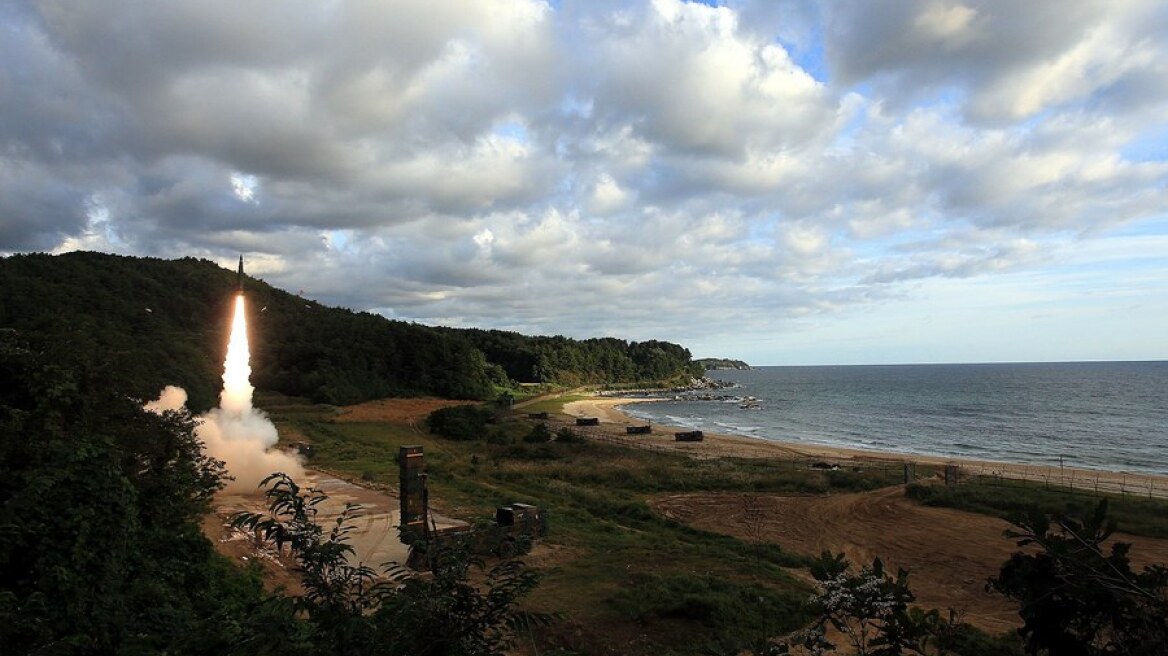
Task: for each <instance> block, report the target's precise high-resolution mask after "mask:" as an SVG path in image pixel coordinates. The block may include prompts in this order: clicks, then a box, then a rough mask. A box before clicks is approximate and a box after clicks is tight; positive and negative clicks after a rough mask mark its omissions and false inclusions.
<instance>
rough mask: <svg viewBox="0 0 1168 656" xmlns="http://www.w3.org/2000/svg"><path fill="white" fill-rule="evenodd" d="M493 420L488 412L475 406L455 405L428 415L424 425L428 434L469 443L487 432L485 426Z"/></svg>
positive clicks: (492, 416)
mask: <svg viewBox="0 0 1168 656" xmlns="http://www.w3.org/2000/svg"><path fill="white" fill-rule="evenodd" d="M493 419H494V415H493V414H492V413H491V411H490V410H488V409H486V408H482V407H479V406H475V405H457V406H451V407H449V408H440V409H438V410H435V411H434V412H431V413H430V416H429V417H427V418H426V425H427V426H428V427H429V429H430V432H431V433H434V434H435V435H441V436H442V437H445V438H446V439H449V440H457V441H460V442H469V441H473V440H477V439H479V438H480V437H482V436H484V435H485V434H486V432H487V424H489V423H490V422H491V421H492V420H493Z"/></svg>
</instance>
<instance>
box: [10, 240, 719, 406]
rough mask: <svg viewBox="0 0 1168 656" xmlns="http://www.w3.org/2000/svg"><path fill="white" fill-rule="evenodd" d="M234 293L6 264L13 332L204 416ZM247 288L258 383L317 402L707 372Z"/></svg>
mask: <svg viewBox="0 0 1168 656" xmlns="http://www.w3.org/2000/svg"><path fill="white" fill-rule="evenodd" d="M234 289H235V275H234V274H233V273H232V272H230V271H227V270H225V269H223V268H221V267H219V266H217V265H216V264H214V263H213V262H209V261H206V260H195V259H192V258H186V259H181V260H160V259H154V258H133V257H120V256H116V255H106V254H100V253H68V254H65V255H59V256H49V255H42V254H33V255H13V256H10V257H6V258H3V259H0V327H6V328H13V329H16V330H18V331H19V332H20V333H21V335H22V336H23V337H24V338H25V339H28V340H30V341H32V342H33V343H34V346H36V347H38V348H48V347H51V346H54V345H69V346H70V348H77V349H81V350H85V351H89V352H92V353H94V354H96V357H97V358H98V359H99V360H100V361H101V364H102V366H103V368H104V369H105V370H107V371H109V372H110V375H111V376H114V377H116V378H117V379H118V380H119V381H121V383H122V384H123V385H124V386H125V388H126V389H127V391H129V392H130V393H132V394H134V395H135V396H139V397H147V396H150V395H153V394H156V393H157V392H158V390H160V389H162V388H163V386H165V385H168V384H173V385H179V386H181V387H183V388H184V389H186V390H187V392H188V393H189V394H190V405H191V407H192V408H193V409H195V410H196V411H200V410H204V409H206V408H208V407H211V406H212V405H213V404H214V403H215V401H216V394H217V392H218V389H219V382H218V379H219V375H220V373H221V371H222V360H223V354H224V352H225V349H226V340H227V328H228V321H227V317H228V313H229V311H230V307H231V302H232V296H233V293H234ZM245 289H246V293H247V298H248V301H249V306H248V313H249V317H248V320H249V325H250V327H251V331H250V332H251V346H252V369H253V383H255V384H256V386H257V387H260V388H263V389H267V390H271V391H276V392H281V393H283V394H288V395H293V396H304V397H308V398H310V399H312V400H314V401H317V402H324V403H335V404H348V403H356V402H359V401H364V400H369V399H374V398H384V397H388V396H418V395H434V396H440V397H446V398H460V399H488V398H494V397H495V396H496V395H497V390H498V389H499V388H500V387H506V386H509V385H512V384H514V383H516V382H551V383H559V384H578V383H585V382H587V383H607V382H614V383H619V382H635V381H641V380H666V379H673V378H678V377H684V376H688V375H691V374H694V373H700V369H697V368H695V367H694V366H693V365H692V364H691V362H690V355H689V351H687V350H686V349H684V348H682V347H680V346H677V345H676V344H670V343H667V342H656V341H650V342H641V343H638V342H625V341H623V340H619V339H592V340H583V341H577V340H572V339H568V338H566V337H525V336H523V335H518V334H516V333H501V332H497V331H482V330H455V329H444V328H431V327H427V326H420V325H417V324H411V323H405V322H401V321H391V320H388V319H386V318H384V317H381V316H379V315H375V314H371V313H367V312H353V311H350V310H346V309H341V308H329V307H325V306H322V305H320V304H318V303H314V302H312V301H308V300H305V299H303V298H300V297H298V296H295V295H293V294H289V293H287V292H284V291H281V290H279V289H276V288H274V287H271V286H270V285H267V284H265V283H263V282H260V281H256V280H253V279H250V278H249V279H248V280H247V281H246V283H245Z"/></svg>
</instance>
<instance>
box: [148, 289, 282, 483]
mask: <svg viewBox="0 0 1168 656" xmlns="http://www.w3.org/2000/svg"><path fill="white" fill-rule="evenodd" d="M234 308H235V309H234V315H233V316H232V319H231V336H230V338H229V340H228V343H227V356H226V358H225V359H224V361H223V390H222V392H220V394H219V407H218V408H212V409H211V410H209V411H208V412H207V413H206V414H204V415H202V416H200V417H197V418H196V421H197V426H196V428H195V434H196V435H197V436H198V438H199V439H200V440H202V442H203V446H204V450H205V451H206V452H207V454H208V455H210V456H212V457H214V458H217V459H219V460H222V461H223V462H224V463H225V464H226V466H227V473H228V475H230V476H231V477H232V479H233V480H228V481H226V487H225V488H224V490H225V491H226V492H254V491H255V490H256V488H257V487H258V486H259V484H260V481H262V480H263V479H264V478H265V477H267V476H268V475H269V474H271V473H273V472H284V473H286V474H289V475H290V476H292V477H293V478H302V477H303V476H304V468H303V466H302V465H301V464H300V460H299V458H297V457H296V456H293V455H291V454H288V453H285V452H283V451H278V450H269V447H271V446H274V445H275V444H276V442H277V440H279V435H278V434H277V432H276V426H275V425H274V424H272V422H271V420H269V419H268V417H267V415H265V414H264V413H263V412H262V411H260V410H256V409H255V408H253V407H252V394H253V392H254V391H255V388H254V387H252V384H251V351H250V345H249V344H248V339H247V307H246V303H245V300H244V296H243V292H242V291H240V292H239V293H237V294H236V296H235V305H234ZM186 400H187V393H186V391H185V390H183V389H182V388H180V387H174V386H171V385H168V386H167V387H166V389H164V390H163V391H162V395H161V396H160V397H159V398H158V400H156V401H152V402H150V403H147V404H146V406H145V407H146V409H147V410H150V411H153V412H165V411H167V410H178V409H181V408H183V407H184V406H185V405H186Z"/></svg>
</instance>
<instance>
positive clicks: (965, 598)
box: [651, 486, 1168, 633]
mask: <svg viewBox="0 0 1168 656" xmlns="http://www.w3.org/2000/svg"><path fill="white" fill-rule="evenodd" d="M755 496H756V499H757V503H759V504H760V505H761V508H762V509H763V513H762V517H763V519H762V521H761V522H760V523H759V527H758V528H759V529H760V530H758V531H752V530H749V527H748V526H747V525H746V524H744V523H743V522H742V520H741V518H742V516H743V503H744V499H743V495H742V494H740V493H714V494H679V495H668V496H664V497H660V498H658V499H656V500H654V501H652V502H651V505H652V506H653V507H654V508H655V509H656V510H657V511H658V512H661V513H663V514H665V515H667V516H670V517H673V518H675V519H677V520H679V521H682V522H685V523H687V524H690V525H691V526H694V527H696V528H700V529H704V530H708V531H714V532H718V533H724V534H729V535H734V536H736V537H739V538H741V539H746V540H749V539H750V536H751V534H752V533H758V534H759V535H761V538H762V539H763V540H764V541H767V542H773V543H776V544H778V545H779V546H781V547H782V548H784V549H786V550H789V551H793V552H796V553H804V554H811V555H815V554H819V553H820V552H822V551H823V550H829V551H832V552H836V553H838V552H841V551H842V552H843V553H845V554H847V557H848V560H849V561H851V562H852V563H853V564H854V565H856V566H857V567H858V566H860V565H863V564H871V562H872V559H873V558H874V557H877V556H879V557H880V558H881V559H882V560H883V561H884V563H885V564H886V565H887V566H889V567H890V568H891V569H892V571H895V568H896V567H903V568H905V569H907V570H909V571H910V576H909V584H910V586H911V587H912V590H913V592H914V593H915V594H916V596H917V603H918V604H919V605H920V606H922V607H925V608H939V609H941V610H942V612H943V613H944V611H945V609H947V608H953V609H954V610H956V611H958V612H959V613H961V616H962V618H963V619H964V621H966V622H969V623H970V624H973V625H974V626H977V627H979V628H981V629H983V630H985V631H989V632H991V633H1001V632H1004V631H1007V630H1010V629H1012V628H1014V627H1016V626H1018V625H1019V621H1018V615H1017V608H1016V607H1015V605H1014V604H1013V603H1012V602H1010V601H1009V600H1007V599H1005V598H1004V597H1001V596H999V595H995V594H991V593H989V592H986V591H985V583H986V579H988V578H989V577H990V576H993V575H995V574H997V572H998V568H999V567H1000V566H1001V564H1002V562H1004V561H1005V560H1006V559H1007V558H1009V556H1010V554H1011V553H1013V552H1014V551H1015V546H1014V543H1013V542H1012V541H1010V540H1008V539H1006V538H1004V537H1003V536H1002V533H1003V531H1005V530H1006V529H1007V528H1008V527H1009V524H1008V523H1006V522H1004V521H1002V520H999V519H995V518H992V517H987V516H984V515H976V514H971V513H966V512H961V511H957V510H950V509H946V508H928V507H925V506H921V505H918V504H916V503H914V502H912V501H910V500H908V499H906V498H905V497H904V489H903V488H902V487H900V486H897V487H891V488H885V489H881V490H875V491H872V492H863V493H857V494H838V495H831V496H818V497H783V496H776V495H761V494H760V495H755ZM1120 538H1121V540H1122V541H1124V542H1132V543H1134V546H1133V549H1132V556H1133V558H1132V560H1133V562H1134V563H1137V564H1139V565H1140V566H1142V565H1143V564H1146V563H1147V562H1160V563H1164V562H1168V540H1155V539H1150V538H1135V537H1131V536H1120Z"/></svg>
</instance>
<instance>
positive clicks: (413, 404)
mask: <svg viewBox="0 0 1168 656" xmlns="http://www.w3.org/2000/svg"><path fill="white" fill-rule="evenodd" d="M474 403H478V401H450V400H448V399H429V398H423V399H379V400H377V401H366V402H365V403H358V404H357V405H348V406H345V407H344V408H342V409H341V413H340V414H339V415H337V416H336V417H335V420H336V421H355V422H365V421H385V422H390V423H400V424H410V425H411V426H412V425H414V424H417V423H419V422H422V421H424V420H425V419H426V416H427V415H429V414H430V413H431V412H434V411H435V410H438V409H440V408H449V407H450V406H453V405H469V404H474Z"/></svg>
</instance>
